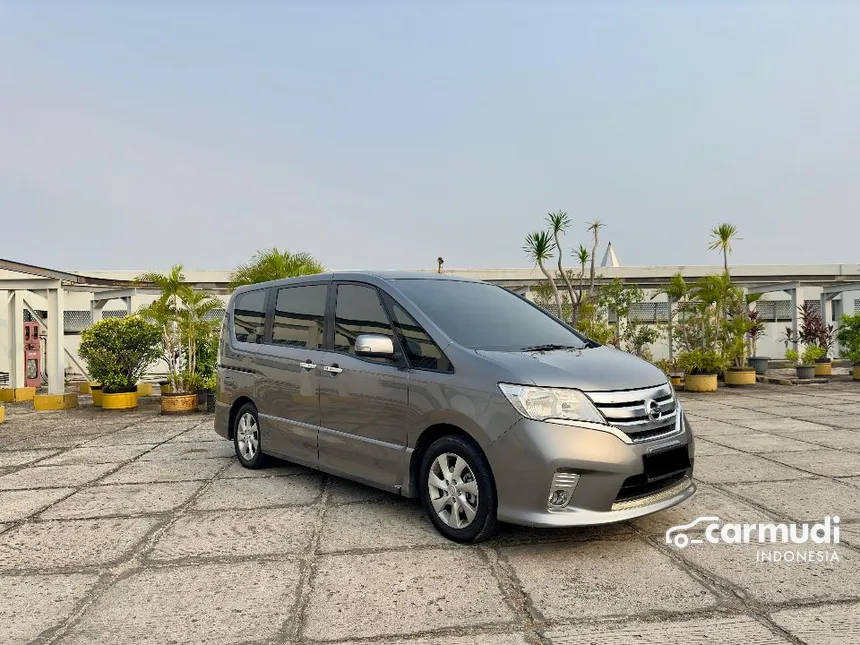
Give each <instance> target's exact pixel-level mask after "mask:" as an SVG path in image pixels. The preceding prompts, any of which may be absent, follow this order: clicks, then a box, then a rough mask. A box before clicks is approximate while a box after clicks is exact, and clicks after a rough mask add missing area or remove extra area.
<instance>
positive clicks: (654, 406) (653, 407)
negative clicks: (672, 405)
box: [645, 399, 663, 421]
mask: <svg viewBox="0 0 860 645" xmlns="http://www.w3.org/2000/svg"><path fill="white" fill-rule="evenodd" d="M645 414H647V415H648V418H649V419H651V421H657V420H659V419H660V417H662V416H663V411H662V410H661V409H660V404H658V403H657V401H655V400H654V399H648V400H647V401H645Z"/></svg>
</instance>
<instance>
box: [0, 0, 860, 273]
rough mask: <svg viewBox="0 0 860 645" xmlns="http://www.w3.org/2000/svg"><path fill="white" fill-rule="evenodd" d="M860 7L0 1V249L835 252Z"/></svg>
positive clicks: (846, 185) (102, 264)
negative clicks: (721, 244)
mask: <svg viewBox="0 0 860 645" xmlns="http://www.w3.org/2000/svg"><path fill="white" fill-rule="evenodd" d="M858 24H860V3H858V2H853V1H847V0H846V1H843V2H840V1H837V0H828V1H824V2H813V1H809V2H790V1H788V0H785V1H776V2H754V1H749V2H741V1H740V0H736V1H732V0H726V1H722V0H721V1H718V0H687V1H681V0H675V1H672V2H669V1H666V2H658V1H656V0H654V1H647V0H637V1H635V2H634V1H633V0H628V1H622V0H610V1H607V2H597V1H596V0H594V1H592V2H576V1H574V0H559V1H557V2H550V1H543V2H542V1H533V2H527V1H526V0H519V1H514V0H494V1H489V0H484V1H479V0H459V1H454V0H438V1H435V2H430V1H427V0H387V1H383V0H351V1H348V0H339V1H338V0H316V1H312V0H282V1H280V2H278V1H276V0H269V1H264V0H250V1H248V2H239V1H238V0H234V1H232V2H231V1H228V0H216V1H211V2H205V1H203V0H196V1H190V0H184V1H183V0H171V1H169V2H168V1H164V0H149V1H147V2H108V1H107V0H103V1H102V2H88V1H86V0H76V2H65V1H64V2H61V1H59V0H55V1H54V2H51V1H48V0H45V1H42V2H23V1H11V0H0V258H6V259H13V260H17V261H21V262H27V263H32V264H38V265H42V266H48V267H51V268H57V269H67V270H84V269H93V270H97V269H140V270H142V269H159V270H160V269H164V268H167V267H169V266H171V265H173V264H176V263H181V264H183V265H184V266H185V267H186V268H187V269H230V268H232V267H234V266H236V265H237V264H238V263H241V262H244V261H247V259H248V258H249V257H250V256H251V255H252V254H253V253H254V252H255V251H256V250H257V249H261V248H266V247H271V246H277V247H278V248H280V249H282V250H283V249H286V250H289V251H291V252H309V253H312V254H313V255H315V256H316V257H317V258H318V259H319V260H320V261H321V262H322V263H323V264H324V265H326V266H327V267H329V268H333V269H419V268H435V266H436V258H437V257H438V256H442V257H443V258H444V259H445V266H446V267H449V268H463V269H466V268H470V269H479V268H505V267H511V268H514V267H527V266H529V265H530V264H531V262H530V260H529V258H528V257H527V256H526V255H525V253H524V252H523V250H522V247H523V242H524V238H525V236H526V235H527V234H528V233H529V232H531V231H534V230H538V229H540V228H541V227H542V226H543V224H544V218H545V216H546V213H547V212H548V211H555V210H559V209H563V210H566V211H567V212H568V213H569V215H570V216H571V219H572V221H573V226H572V228H571V231H570V232H569V233H568V234H567V236H566V237H565V240H564V243H563V250H564V252H565V254H567V256H569V255H570V251H571V249H572V248H573V247H576V246H578V245H579V244H580V243H588V237H587V233H586V232H585V227H586V222H588V221H591V220H594V219H600V220H601V221H603V222H604V224H605V228H604V229H603V231H602V234H601V250H600V252H599V254H598V261H599V260H600V259H601V257H602V252H603V246H604V244H605V242H606V241H609V240H611V241H612V245H613V248H614V249H615V250H616V253H617V255H618V258H619V261H620V262H621V264H622V265H625V266H641V265H689V264H717V263H719V262H720V257H719V256H718V254H717V253H716V252H714V251H709V250H708V248H707V247H708V243H709V231H710V230H711V229H712V228H713V227H714V226H716V225H717V224H719V223H721V222H731V223H734V224H735V225H736V226H737V227H738V229H739V237H740V238H741V239H739V240H738V241H736V242H735V243H734V244H733V253H732V255H731V258H730V261H731V262H733V263H736V264H817V263H856V262H860V252H858V240H860V216H858V206H860V181H858V177H859V176H860V120H858V119H860V74H859V73H858V68H860V39H858V38H857V25H858Z"/></svg>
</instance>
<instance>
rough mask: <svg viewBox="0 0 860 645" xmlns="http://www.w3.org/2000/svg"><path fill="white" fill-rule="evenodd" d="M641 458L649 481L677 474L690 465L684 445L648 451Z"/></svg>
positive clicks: (688, 455)
mask: <svg viewBox="0 0 860 645" xmlns="http://www.w3.org/2000/svg"><path fill="white" fill-rule="evenodd" d="M642 460H643V462H644V465H645V476H646V477H647V478H648V482H649V483H650V482H653V481H659V480H661V479H665V478H666V477H671V476H672V475H677V474H678V473H680V472H684V471H685V470H687V469H688V468H689V467H690V454H689V452H688V451H687V446H685V445H684V446H675V447H673V448H669V449H667V450H660V451H659V452H652V453H649V454H647V455H644V456H643V457H642Z"/></svg>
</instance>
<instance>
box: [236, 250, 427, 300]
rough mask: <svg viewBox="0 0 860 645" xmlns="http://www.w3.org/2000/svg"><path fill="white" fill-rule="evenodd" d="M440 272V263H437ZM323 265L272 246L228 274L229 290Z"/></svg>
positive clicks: (316, 270) (308, 256) (319, 270)
mask: <svg viewBox="0 0 860 645" xmlns="http://www.w3.org/2000/svg"><path fill="white" fill-rule="evenodd" d="M439 267H440V273H441V263H440V265H439ZM324 271H325V267H324V266H323V265H322V264H321V263H320V262H319V261H318V260H317V259H316V258H315V257H314V256H312V255H311V254H310V253H290V252H289V251H279V250H278V249H277V248H275V247H273V248H271V249H266V250H264V251H257V253H255V254H254V257H253V258H251V261H250V262H248V263H247V264H240V265H239V266H238V267H236V270H235V271H233V273H232V274H231V275H230V285H229V289H230V291H233V290H235V289H237V288H238V287H241V286H244V285H247V284H257V283H258V282H268V281H269V280H280V279H282V278H295V277H298V276H300V275H309V274H312V273H322V272H324Z"/></svg>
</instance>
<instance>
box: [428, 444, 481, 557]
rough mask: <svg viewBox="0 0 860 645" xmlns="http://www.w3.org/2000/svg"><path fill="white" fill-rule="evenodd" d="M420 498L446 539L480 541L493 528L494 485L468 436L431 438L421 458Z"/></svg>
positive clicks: (431, 519)
mask: <svg viewBox="0 0 860 645" xmlns="http://www.w3.org/2000/svg"><path fill="white" fill-rule="evenodd" d="M419 484H420V486H421V500H422V502H423V504H424V509H425V510H426V511H427V516H428V517H429V518H430V521H431V522H432V523H433V526H435V527H436V529H437V530H438V531H439V532H440V533H441V534H442V535H444V536H445V537H447V538H448V539H449V540H454V541H455V542H480V541H482V540H486V539H487V538H489V537H491V536H492V535H493V533H495V531H496V526H497V523H498V521H497V519H496V507H497V502H496V485H495V482H494V481H493V474H492V471H491V470H490V464H489V463H488V462H487V458H486V457H485V456H484V453H482V452H481V449H480V448H479V447H478V446H477V445H476V444H475V443H474V442H473V441H472V440H471V439H469V438H468V437H463V436H460V435H449V436H447V437H441V438H440V439H437V440H436V441H434V442H433V443H432V444H430V446H429V447H428V448H427V451H426V452H425V453H424V456H423V458H422V459H421V471H420V474H419Z"/></svg>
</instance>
